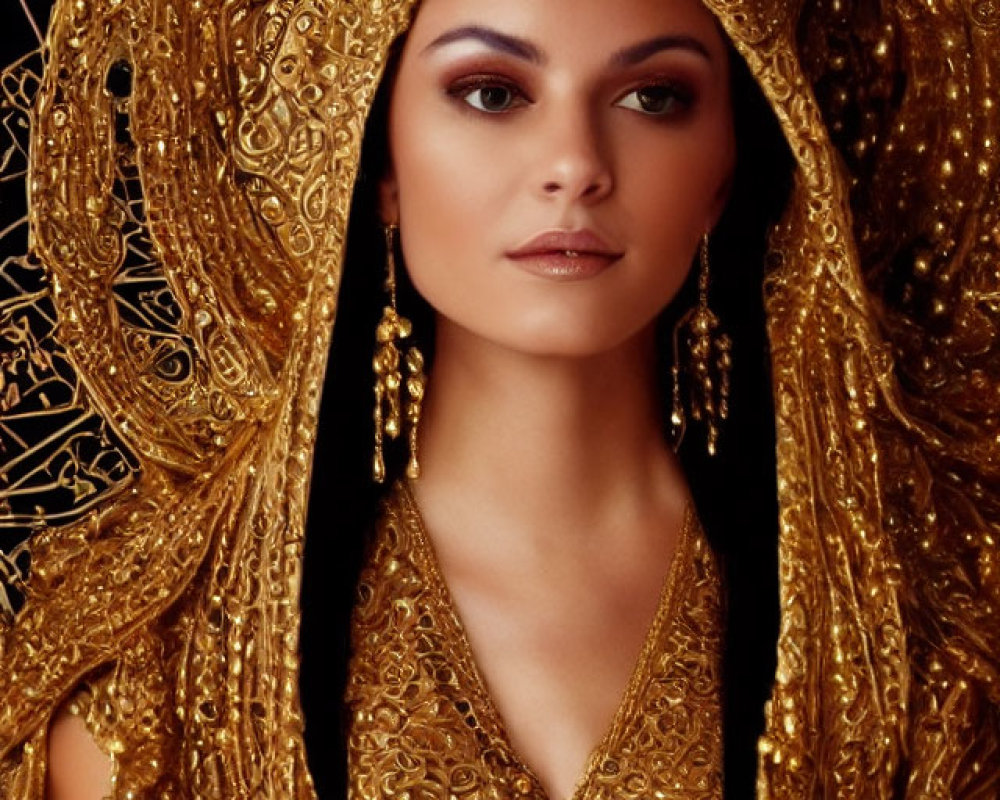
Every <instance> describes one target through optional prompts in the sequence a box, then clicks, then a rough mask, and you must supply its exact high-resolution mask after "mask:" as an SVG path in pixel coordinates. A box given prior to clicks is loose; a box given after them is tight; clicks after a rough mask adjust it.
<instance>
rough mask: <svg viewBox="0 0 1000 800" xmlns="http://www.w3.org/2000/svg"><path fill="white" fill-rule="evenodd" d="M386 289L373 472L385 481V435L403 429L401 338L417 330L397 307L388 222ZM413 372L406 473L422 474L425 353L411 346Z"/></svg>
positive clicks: (377, 360)
mask: <svg viewBox="0 0 1000 800" xmlns="http://www.w3.org/2000/svg"><path fill="white" fill-rule="evenodd" d="M385 254H386V255H385V266H386V276H385V289H386V291H387V292H388V293H389V305H387V306H386V307H385V308H384V309H383V310H382V319H381V321H380V322H379V324H378V327H377V328H376V330H375V339H376V342H377V344H376V349H375V357H374V359H373V361H372V367H373V369H374V371H375V411H374V419H375V457H374V460H373V463H372V475H373V477H374V478H375V481H376V482H377V483H383V482H384V481H385V457H384V454H383V442H384V436H388V437H389V438H390V439H395V438H397V437H398V436H399V434H400V432H401V431H402V417H403V413H402V406H401V403H400V389H401V388H402V386H403V375H402V371H401V369H400V361H401V358H400V352H399V347H397V341H402V340H403V339H406V338H408V337H409V336H410V334H411V333H412V332H413V325H412V324H411V323H410V320H408V319H407V318H406V317H403V316H400V314H399V311H398V309H397V307H396V226H395V225H386V226H385ZM405 363H406V369H407V372H408V373H409V375H408V377H407V380H406V393H407V403H406V422H407V424H408V425H409V445H410V458H409V462H408V463H407V465H406V476H407V477H408V478H411V479H415V478H418V477H420V464H419V462H418V460H417V429H418V427H419V425H420V413H421V409H422V406H423V399H424V386H425V384H426V382H427V379H426V376H425V375H424V357H423V355H422V354H421V353H420V351H419V350H418V349H417V348H416V347H411V348H409V350H408V351H407V353H406V357H405Z"/></svg>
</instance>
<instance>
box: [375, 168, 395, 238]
mask: <svg viewBox="0 0 1000 800" xmlns="http://www.w3.org/2000/svg"><path fill="white" fill-rule="evenodd" d="M378 214H379V216H380V217H381V218H382V224H383V225H399V184H398V183H397V182H396V173H395V171H394V170H393V169H392V167H390V168H389V169H387V170H386V174H385V175H383V176H382V178H381V180H379V182H378Z"/></svg>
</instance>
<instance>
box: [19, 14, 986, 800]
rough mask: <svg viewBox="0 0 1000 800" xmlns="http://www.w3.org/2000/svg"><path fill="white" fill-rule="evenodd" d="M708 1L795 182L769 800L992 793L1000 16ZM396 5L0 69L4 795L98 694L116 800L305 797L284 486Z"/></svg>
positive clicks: (322, 346) (61, 49)
mask: <svg viewBox="0 0 1000 800" xmlns="http://www.w3.org/2000/svg"><path fill="white" fill-rule="evenodd" d="M706 2H707V5H708V6H709V7H710V8H711V10H712V11H713V12H714V13H715V14H716V15H717V16H718V18H719V20H720V22H721V24H722V26H723V27H724V28H725V30H726V31H727V33H728V34H729V36H730V38H731V39H732V41H733V42H734V44H735V45H736V47H737V49H738V50H739V52H740V53H741V54H742V55H743V56H744V58H745V59H746V61H747V63H748V65H749V67H750V69H751V71H752V73H753V74H754V76H755V77H756V79H757V80H758V82H759V84H760V86H761V87H762V89H763V91H764V93H765V95H766V96H767V98H768V99H769V101H770V102H771V104H772V106H773V109H774V111H775V113H776V115H777V117H778V119H779V121H780V123H781V126H782V129H783V132H784V134H785V137H786V139H787V141H788V143H789V146H790V148H791V151H792V153H793V155H794V157H795V160H796V163H797V170H796V174H795V185H794V189H793V192H792V197H791V200H790V202H789V204H788V208H787V212H786V214H785V216H784V217H783V219H782V222H781V223H780V225H779V226H778V227H777V229H776V230H775V231H774V233H773V235H772V239H771V248H770V254H769V256H768V261H767V278H766V282H765V287H764V290H765V296H766V309H767V318H768V331H769V336H770V343H771V371H772V378H773V393H774V403H775V409H776V426H777V459H778V460H777V465H778V484H777V491H778V500H779V505H780V516H779V521H780V542H779V547H780V572H779V582H780V592H781V621H780V636H779V641H778V668H777V673H776V676H775V683H774V687H773V691H772V695H771V700H770V702H769V704H768V707H767V711H766V720H767V723H766V733H765V735H764V737H763V738H762V739H761V740H760V743H759V754H760V771H759V787H758V788H759V794H760V796H761V797H775V798H800V797H827V798H845V799H846V798H868V797H871V798H889V797H906V798H941V797H951V798H986V797H996V796H998V794H1000V752H998V747H1000V733H998V731H1000V711H998V709H1000V672H998V669H1000V615H998V609H1000V553H998V545H997V539H998V536H1000V530H998V526H1000V493H998V490H1000V474H998V468H1000V460H998V456H1000V421H998V412H997V409H998V408H1000V360H998V357H997V352H998V348H1000V343H998V342H997V341H996V338H997V334H998V330H1000V327H998V322H1000V317H998V315H1000V202H998V201H1000V192H998V191H997V189H996V186H997V178H998V173H1000V143H998V141H997V137H998V136H1000V107H998V102H1000V101H997V99H996V96H997V77H996V76H997V73H998V70H1000V5H998V4H997V3H996V2H994V0H829V1H826V0H824V1H823V2H819V0H816V1H813V0H806V1H804V2H799V1H798V0H706ZM414 7H415V3H414V2H412V1H411V0H57V2H56V4H55V7H54V9H53V12H52V21H51V25H50V28H49V31H48V36H47V40H46V44H45V47H44V48H43V49H41V50H40V51H38V52H35V53H33V54H29V55H28V56H26V57H25V58H23V59H21V60H19V61H16V62H15V63H13V64H11V65H10V66H9V67H8V68H7V69H6V70H5V71H4V73H3V95H2V100H0V102H2V104H3V115H4V120H5V123H6V130H7V135H8V141H5V151H4V152H5V158H4V161H3V164H4V169H5V172H6V173H8V174H10V175H11V176H13V178H14V179H18V178H19V179H22V180H23V185H24V187H25V188H26V190H27V193H28V197H29V204H28V210H27V214H26V216H25V218H24V219H21V218H20V212H17V213H16V214H15V217H17V218H16V219H9V220H6V222H5V228H4V231H3V238H4V244H5V248H7V249H8V251H10V250H11V248H14V250H13V256H12V257H10V258H8V259H7V260H6V261H4V263H3V265H2V269H0V273H2V277H3V281H0V292H2V293H0V337H2V343H3V348H2V352H0V368H2V371H0V462H2V465H3V466H2V469H0V515H2V517H3V522H2V524H3V526H4V530H6V531H8V533H6V534H4V535H5V536H8V537H13V536H15V534H14V533H11V532H16V531H22V532H23V533H22V535H21V538H16V537H15V538H7V539H4V540H3V541H4V543H5V545H4V547H5V552H4V553H0V590H2V591H0V601H2V604H3V615H4V618H3V620H2V621H0V794H2V795H3V796H4V797H10V798H15V797H41V796H42V794H43V775H44V768H45V750H46V744H45V736H46V728H47V723H48V720H49V718H50V716H51V714H52V712H53V710H54V708H55V707H56V706H58V705H59V704H60V703H61V702H62V701H63V700H64V699H65V698H66V697H68V696H69V695H70V694H71V693H72V692H73V691H74V688H75V687H76V686H78V685H79V684H80V681H81V679H83V678H84V677H85V676H88V675H92V674H94V671H95V670H98V671H99V672H100V674H102V675H105V676H109V675H110V676H111V677H112V678H113V681H112V685H114V686H115V687H116V689H115V692H114V693H113V694H106V695H103V696H101V697H100V698H98V700H99V702H95V703H94V704H93V705H92V707H91V709H90V711H89V715H90V721H91V724H92V727H93V728H94V729H95V730H96V731H97V733H98V735H99V738H100V739H101V740H102V744H103V745H104V746H105V747H106V748H108V749H109V750H110V751H111V752H113V753H114V755H115V758H116V761H117V769H118V775H119V780H118V783H117V785H116V797H131V796H146V795H145V794H144V793H148V796H154V794H155V796H157V797H275V798H278V797H297V798H309V797H312V796H313V792H314V790H313V788H312V783H311V780H310V778H309V776H308V771H307V766H306V760H305V750H304V744H303V714H302V711H301V706H300V701H299V690H298V671H299V660H298V630H299V621H300V611H299V603H298V599H299V588H300V581H301V573H302V557H303V548H304V529H305V512H306V504H307V495H308V486H309V480H310V466H311V463H312V452H313V447H314V442H315V437H316V426H317V414H318V409H319V402H320V390H321V387H322V385H323V377H324V369H325V365H326V360H327V352H328V348H329V344H330V335H331V328H332V324H333V320H334V316H335V314H336V312H337V308H338V303H347V302H349V301H350V298H348V297H340V298H338V287H339V285H340V282H341V271H340V265H341V263H342V255H343V247H344V241H345V231H346V227H347V220H348V213H349V207H350V202H351V196H352V185H353V182H354V178H355V173H356V169H357V163H358V158H359V150H360V144H361V137H362V134H363V130H364V122H365V117H366V113H367V110H368V108H369V106H370V103H371V100H372V97H373V94H374V92H375V89H376V87H377V84H378V82H379V79H380V76H381V73H382V70H383V67H384V60H385V56H386V52H387V50H388V47H389V44H390V42H391V41H392V40H393V39H394V38H395V37H396V36H397V34H398V33H400V32H401V31H403V30H404V29H405V27H406V25H407V23H408V19H409V17H410V15H411V14H412V12H413V9H414ZM9 185H17V186H19V185H20V184H16V181H15V183H14V184H9ZM11 208H12V206H10V205H7V212H5V213H8V214H9V213H12V212H11ZM13 208H14V209H15V210H16V209H17V208H18V206H17V204H16V203H15V205H14V206H13ZM12 243H13V244H12ZM15 245H16V247H15ZM17 247H19V248H20V249H17ZM333 378H334V381H335V379H336V376H333ZM29 534H30V535H29ZM326 535H330V536H336V530H331V531H328V532H326ZM22 540H23V543H19V542H22ZM11 542H14V544H10V543H11ZM29 562H30V565H29ZM154 789H155V792H154ZM129 792H134V793H135V794H134V795H130V794H128V793H129Z"/></svg>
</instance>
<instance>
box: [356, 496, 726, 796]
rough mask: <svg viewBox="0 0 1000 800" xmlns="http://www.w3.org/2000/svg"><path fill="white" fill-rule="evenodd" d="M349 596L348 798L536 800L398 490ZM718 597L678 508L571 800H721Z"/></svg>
mask: <svg viewBox="0 0 1000 800" xmlns="http://www.w3.org/2000/svg"><path fill="white" fill-rule="evenodd" d="M359 597H360V600H359V602H358V604H357V606H356V607H355V612H354V624H353V631H352V638H353V641H354V649H353V654H352V657H351V668H350V677H349V682H348V688H347V698H346V699H347V707H348V710H349V711H350V714H351V722H350V735H349V739H348V759H349V765H350V792H351V793H350V796H351V797H352V798H355V800H362V799H363V798H365V799H367V798H379V797H385V796H390V797H398V796H402V795H403V794H405V793H410V794H411V795H412V796H414V797H429V796H432V797H437V796H446V795H457V796H461V797H468V798H470V800H471V799H472V798H499V797H525V798H535V799H536V800H545V798H546V795H545V792H544V791H543V789H542V787H541V785H540V783H539V781H538V779H537V777H535V776H534V775H533V774H532V771H531V769H530V767H529V766H527V765H526V764H525V763H524V762H523V760H522V759H521V758H520V756H519V755H518V754H517V752H516V751H515V749H514V748H513V746H512V745H511V744H510V741H509V739H508V737H507V734H506V733H505V731H504V726H503V721H502V720H501V718H500V716H499V714H498V713H497V711H496V709H495V708H494V706H493V703H492V702H491V700H490V695H489V690H488V687H487V686H486V685H485V683H484V681H483V679H482V677H481V675H480V674H479V671H478V669H477V668H476V664H475V660H474V658H473V654H472V651H471V648H470V646H469V642H468V640H467V639H466V637H465V634H464V632H463V629H462V624H461V622H460V620H459V618H458V613H457V611H456V609H455V606H454V604H453V602H452V600H451V597H450V595H449V594H448V589H447V587H446V585H445V582H444V579H443V577H442V575H441V572H440V570H439V568H438V565H437V562H436V559H435V556H434V552H433V548H432V546H431V543H430V540H429V539H428V537H427V533H426V531H425V530H424V527H423V523H422V522H421V519H420V514H419V511H418V510H417V507H416V504H415V503H414V500H413V497H412V495H411V494H410V492H409V490H408V489H407V488H406V487H405V486H400V487H397V489H396V491H395V492H394V494H393V496H392V497H391V498H390V499H389V501H388V503H387V504H386V508H385V511H384V515H383V517H382V519H381V520H380V521H379V524H378V526H377V532H376V535H375V539H374V542H373V548H372V553H371V556H370V557H369V559H368V562H367V565H366V567H365V569H364V571H363V572H362V575H361V582H360V586H359ZM720 599H721V585H720V581H719V574H718V569H717V567H716V564H715V559H714V556H713V554H712V550H711V548H710V547H709V545H708V542H707V541H706V539H705V537H704V535H703V534H702V533H701V529H700V528H699V526H698V524H697V521H696V520H695V519H694V516H693V511H692V510H691V509H689V510H688V512H687V514H686V518H685V522H684V530H683V533H682V534H681V537H680V540H679V542H678V545H677V551H676V554H675V555H674V558H673V561H672V563H671V565H670V571H669V574H668V575H667V578H666V581H665V582H664V585H663V590H662V593H661V597H660V601H659V604H658V608H657V612H656V615H655V618H654V620H653V621H652V625H651V626H650V629H649V631H648V633H647V635H646V637H645V640H644V642H643V646H642V651H641V653H640V655H639V659H638V662H637V663H636V665H635V669H634V671H633V673H632V676H631V678H630V679H629V682H628V685H627V687H626V689H625V694H624V696H623V697H622V700H621V703H620V705H619V707H618V710H617V712H616V714H615V717H614V719H613V721H612V723H611V727H610V729H609V730H608V731H607V733H606V734H605V736H604V737H603V739H602V740H601V741H600V743H599V744H598V745H597V747H596V748H595V750H594V751H593V753H592V754H591V756H590V759H589V761H588V764H587V766H586V769H585V772H584V774H583V775H582V776H581V777H580V780H579V782H578V784H577V788H576V791H575V793H574V795H573V800H598V798H619V799H624V798H645V797H661V798H678V799H679V798H684V800H694V799H695V798H702V799H703V800H718V799H719V798H721V797H722V784H723V781H722V716H721V709H720V695H721V690H722V686H721V669H720V667H721V663H720V651H721V645H722V634H721V616H722V615H721V609H720V607H719V604H720Z"/></svg>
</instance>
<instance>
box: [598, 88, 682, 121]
mask: <svg viewBox="0 0 1000 800" xmlns="http://www.w3.org/2000/svg"><path fill="white" fill-rule="evenodd" d="M693 102H694V97H693V96H692V93H691V91H690V90H688V89H686V88H685V87H683V86H677V85H674V84H651V85H649V86H642V87H640V88H638V89H636V90H634V91H632V92H629V93H628V94H627V95H625V96H624V97H623V98H622V99H621V100H619V101H618V103H617V105H619V106H621V107H622V108H628V109H631V110H632V111H638V112H640V113H642V114H646V115H648V116H651V117H670V116H675V115H677V114H681V113H683V112H684V111H686V110H687V109H688V108H690V107H691V104H692V103H693Z"/></svg>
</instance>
